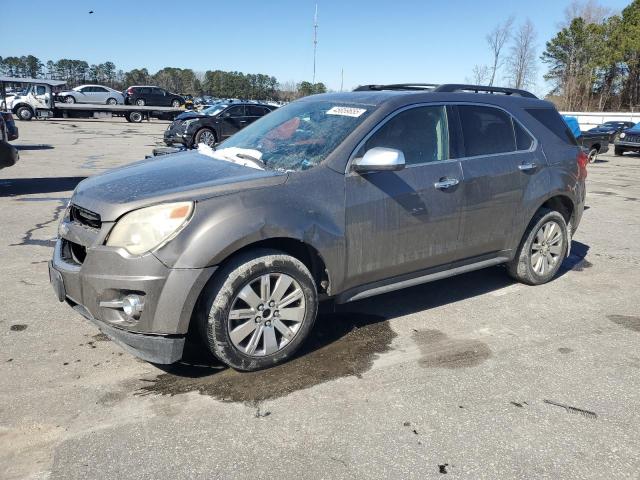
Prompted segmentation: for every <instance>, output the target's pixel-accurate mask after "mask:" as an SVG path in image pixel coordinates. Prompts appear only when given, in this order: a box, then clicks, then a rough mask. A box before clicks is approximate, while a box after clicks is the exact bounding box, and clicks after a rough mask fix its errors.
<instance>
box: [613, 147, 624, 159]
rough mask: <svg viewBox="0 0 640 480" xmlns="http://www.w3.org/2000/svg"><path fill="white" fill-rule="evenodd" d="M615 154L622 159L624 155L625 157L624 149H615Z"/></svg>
mask: <svg viewBox="0 0 640 480" xmlns="http://www.w3.org/2000/svg"><path fill="white" fill-rule="evenodd" d="M613 153H614V154H615V156H616V157H621V156H622V155H624V149H622V148H620V147H615V148H614V149H613Z"/></svg>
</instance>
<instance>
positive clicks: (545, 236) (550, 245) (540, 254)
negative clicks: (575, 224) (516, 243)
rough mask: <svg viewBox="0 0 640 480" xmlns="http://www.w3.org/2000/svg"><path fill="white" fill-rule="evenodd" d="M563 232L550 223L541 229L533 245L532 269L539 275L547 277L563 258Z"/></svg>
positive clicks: (552, 222)
mask: <svg viewBox="0 0 640 480" xmlns="http://www.w3.org/2000/svg"><path fill="white" fill-rule="evenodd" d="M562 240H563V238H562V230H561V228H560V226H559V225H558V224H557V223H556V222H554V221H549V222H547V223H545V224H544V225H542V227H540V230H538V233H536V236H535V238H534V240H533V243H532V244H531V267H532V268H533V271H534V272H535V273H537V274H538V275H542V276H544V275H546V274H547V273H549V272H550V271H551V270H553V269H554V268H555V267H556V265H557V264H558V262H559V261H560V258H561V256H562V244H563V242H562Z"/></svg>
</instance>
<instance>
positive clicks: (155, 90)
mask: <svg viewBox="0 0 640 480" xmlns="http://www.w3.org/2000/svg"><path fill="white" fill-rule="evenodd" d="M151 93H152V94H154V95H161V96H164V95H165V94H166V93H165V91H164V90H162V89H161V88H152V89H151Z"/></svg>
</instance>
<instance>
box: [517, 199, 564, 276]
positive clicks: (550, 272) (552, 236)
mask: <svg viewBox="0 0 640 480" xmlns="http://www.w3.org/2000/svg"><path fill="white" fill-rule="evenodd" d="M568 246H569V233H568V229H567V222H566V221H565V219H564V217H563V216H562V215H561V214H560V213H559V212H557V211H555V210H548V209H546V208H541V209H540V210H539V211H538V212H537V213H536V214H535V215H534V217H533V219H532V220H531V223H529V227H528V228H527V230H526V232H525V234H524V236H523V238H522V240H521V242H520V245H519V247H518V250H517V252H516V256H515V258H514V259H513V260H511V262H509V263H508V264H507V271H508V272H509V275H511V276H512V277H513V278H515V279H516V280H518V281H520V282H522V283H526V284H528V285H542V284H543V283H547V282H548V281H550V280H551V279H552V278H553V277H554V276H555V275H556V273H558V270H559V269H560V265H561V264H562V262H563V261H564V259H565V258H566V256H567V252H568Z"/></svg>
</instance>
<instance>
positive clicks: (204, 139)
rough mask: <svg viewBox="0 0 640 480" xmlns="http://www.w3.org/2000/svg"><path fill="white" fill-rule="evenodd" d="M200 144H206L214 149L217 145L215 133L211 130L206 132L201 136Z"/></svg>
mask: <svg viewBox="0 0 640 480" xmlns="http://www.w3.org/2000/svg"><path fill="white" fill-rule="evenodd" d="M198 143H204V144H205V145H208V146H209V147H213V146H214V145H215V143H216V137H215V135H214V134H213V132H210V131H209V130H205V131H203V132H202V133H201V134H200V139H199V141H198Z"/></svg>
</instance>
